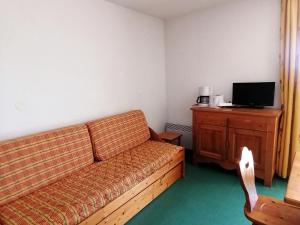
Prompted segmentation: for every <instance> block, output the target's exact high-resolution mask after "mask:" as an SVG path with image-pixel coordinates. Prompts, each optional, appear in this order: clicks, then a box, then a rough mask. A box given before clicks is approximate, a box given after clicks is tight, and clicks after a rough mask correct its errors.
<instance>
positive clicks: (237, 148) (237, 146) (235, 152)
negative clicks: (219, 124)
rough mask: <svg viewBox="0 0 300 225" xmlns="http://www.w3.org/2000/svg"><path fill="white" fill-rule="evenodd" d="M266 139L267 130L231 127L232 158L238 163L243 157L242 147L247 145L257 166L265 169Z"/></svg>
mask: <svg viewBox="0 0 300 225" xmlns="http://www.w3.org/2000/svg"><path fill="white" fill-rule="evenodd" d="M266 139H267V134H266V132H261V131H254V130H245V129H236V128H230V129H229V146H230V150H229V152H230V154H231V155H230V160H231V161H232V162H233V163H238V162H239V161H240V159H241V153H242V148H243V147H244V146H246V147H248V148H249V149H251V151H252V154H253V158H254V166H255V168H257V169H261V170H264V162H265V152H266Z"/></svg>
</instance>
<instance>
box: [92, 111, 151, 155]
mask: <svg viewBox="0 0 300 225" xmlns="http://www.w3.org/2000/svg"><path fill="white" fill-rule="evenodd" d="M87 125H88V128H89V130H90V134H91V140H92V143H93V145H94V151H95V158H96V159H97V160H106V159H109V158H111V157H113V156H115V155H117V154H119V153H120V152H122V151H125V150H128V149H131V148H133V147H135V146H138V145H140V144H142V143H143V142H145V141H147V140H148V139H149V138H150V132H149V128H148V125H147V121H146V119H145V116H144V114H143V112H142V111H140V110H133V111H130V112H127V113H122V114H118V115H114V116H110V117H107V118H103V119H100V120H96V121H91V122H88V123H87Z"/></svg>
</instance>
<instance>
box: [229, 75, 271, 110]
mask: <svg viewBox="0 0 300 225" xmlns="http://www.w3.org/2000/svg"><path fill="white" fill-rule="evenodd" d="M235 84H273V99H272V105H269V104H263V105H260V104H255V103H254V104H238V103H235V102H234V85H235ZM275 87H276V82H269V81H266V82H233V83H232V104H234V105H235V106H239V107H247V108H264V107H273V106H274V103H275Z"/></svg>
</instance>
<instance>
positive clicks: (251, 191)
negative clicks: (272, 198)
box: [238, 147, 258, 211]
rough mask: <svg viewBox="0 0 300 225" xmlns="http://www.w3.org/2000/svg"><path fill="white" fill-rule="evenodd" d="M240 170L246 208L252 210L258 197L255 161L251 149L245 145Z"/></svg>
mask: <svg viewBox="0 0 300 225" xmlns="http://www.w3.org/2000/svg"><path fill="white" fill-rule="evenodd" d="M238 171H239V174H240V180H241V184H242V187H243V190H244V193H245V196H246V205H245V207H246V209H247V210H249V211H252V209H253V208H254V206H255V204H256V201H257V199H258V196H257V193H256V187H255V176H254V162H253V155H252V152H251V150H249V149H248V148H247V147H243V150H242V157H241V161H240V162H239V167H238Z"/></svg>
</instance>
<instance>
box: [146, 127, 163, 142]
mask: <svg viewBox="0 0 300 225" xmlns="http://www.w3.org/2000/svg"><path fill="white" fill-rule="evenodd" d="M149 131H150V140H152V141H159V142H165V141H164V140H163V139H161V138H160V137H159V135H158V134H157V133H156V132H155V131H154V130H153V129H152V128H151V127H149Z"/></svg>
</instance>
